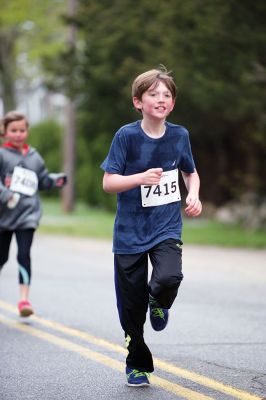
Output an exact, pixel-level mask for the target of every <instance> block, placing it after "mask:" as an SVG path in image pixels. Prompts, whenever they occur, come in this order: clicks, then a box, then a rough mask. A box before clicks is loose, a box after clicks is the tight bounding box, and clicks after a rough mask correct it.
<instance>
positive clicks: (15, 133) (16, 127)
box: [4, 119, 28, 149]
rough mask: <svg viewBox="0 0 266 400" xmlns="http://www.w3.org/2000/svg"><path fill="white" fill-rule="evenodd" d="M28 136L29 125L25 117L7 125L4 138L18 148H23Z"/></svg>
mask: <svg viewBox="0 0 266 400" xmlns="http://www.w3.org/2000/svg"><path fill="white" fill-rule="evenodd" d="M27 137H28V127H27V123H26V121H25V119H22V120H20V121H13V122H10V123H9V124H8V125H7V128H6V131H5V133H4V139H5V140H6V141H7V142H9V143H11V144H12V146H14V147H16V148H17V149H21V148H22V147H23V144H24V143H25V141H26V139H27Z"/></svg>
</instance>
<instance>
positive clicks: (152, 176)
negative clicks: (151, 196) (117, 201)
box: [103, 168, 163, 193]
mask: <svg viewBox="0 0 266 400" xmlns="http://www.w3.org/2000/svg"><path fill="white" fill-rule="evenodd" d="M162 172H163V170H162V168H151V169H148V170H147V171H145V172H141V173H139V174H133V175H119V174H110V173H108V172H105V174H104V176H103V190H104V191H105V192H107V193H119V192H126V191H127V190H130V189H134V188H136V187H137V186H140V185H158V184H159V183H160V179H161V176H162Z"/></svg>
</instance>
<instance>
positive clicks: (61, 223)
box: [39, 200, 266, 248]
mask: <svg viewBox="0 0 266 400" xmlns="http://www.w3.org/2000/svg"><path fill="white" fill-rule="evenodd" d="M113 222H114V214H113V213H108V212H106V211H103V210H100V209H97V208H89V207H86V206H85V205H82V204H78V205H77V207H76V209H75V211H74V212H73V213H72V214H69V215H68V214H65V213H64V212H63V211H62V209H61V205H60V203H59V202H58V201H55V200H43V218H42V220H41V225H40V228H39V231H40V232H43V233H51V234H64V235H75V236H87V237H93V238H102V239H111V238H112V231H113ZM182 239H183V241H184V242H185V243H190V244H202V245H217V246H230V247H247V248H248V247H249V248H266V232H265V231H248V230H245V229H243V228H241V227H240V226H237V225H229V224H222V223H219V222H216V221H212V220H204V219H201V218H196V219H188V218H184V229H183V238H182Z"/></svg>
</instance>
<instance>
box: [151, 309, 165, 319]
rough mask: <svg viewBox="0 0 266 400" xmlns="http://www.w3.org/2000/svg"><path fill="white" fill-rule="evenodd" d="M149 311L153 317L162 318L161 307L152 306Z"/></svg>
mask: <svg viewBox="0 0 266 400" xmlns="http://www.w3.org/2000/svg"><path fill="white" fill-rule="evenodd" d="M151 312H152V315H153V316H154V317H159V318H162V319H164V312H163V309H162V308H157V307H156V308H152V310H151Z"/></svg>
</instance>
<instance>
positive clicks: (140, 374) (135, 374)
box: [127, 369, 149, 378]
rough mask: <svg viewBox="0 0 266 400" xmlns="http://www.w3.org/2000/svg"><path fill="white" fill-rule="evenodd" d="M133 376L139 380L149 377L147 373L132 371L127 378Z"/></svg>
mask: <svg viewBox="0 0 266 400" xmlns="http://www.w3.org/2000/svg"><path fill="white" fill-rule="evenodd" d="M130 375H134V378H140V377H141V376H149V373H148V372H143V371H139V370H138V369H133V371H131V372H130V373H129V374H127V376H130Z"/></svg>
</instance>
